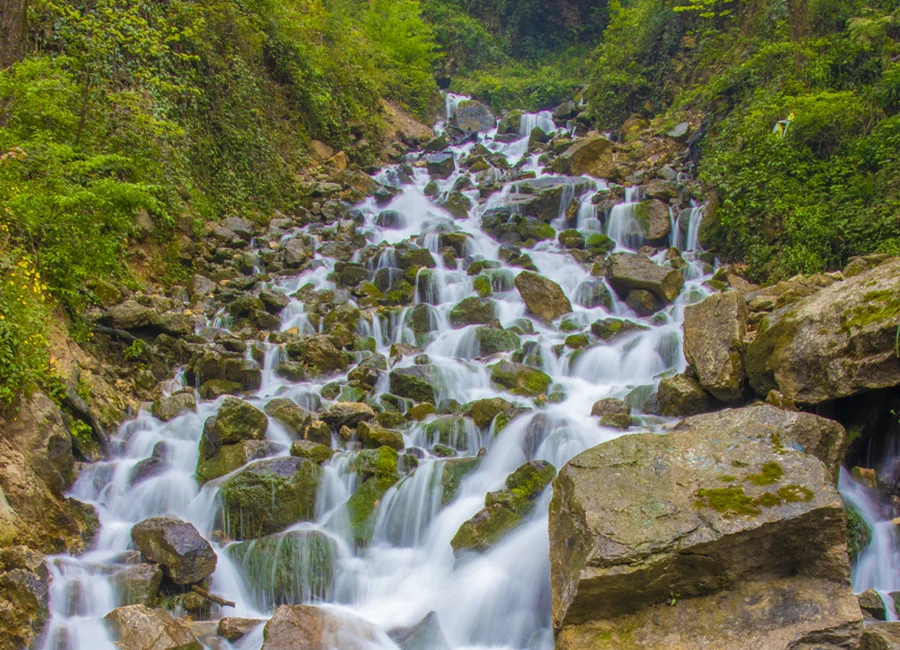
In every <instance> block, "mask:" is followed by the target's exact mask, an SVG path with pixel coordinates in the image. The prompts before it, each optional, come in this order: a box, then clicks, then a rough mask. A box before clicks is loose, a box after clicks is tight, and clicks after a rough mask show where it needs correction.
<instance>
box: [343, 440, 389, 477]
mask: <svg viewBox="0 0 900 650" xmlns="http://www.w3.org/2000/svg"><path fill="white" fill-rule="evenodd" d="M398 459H399V454H398V453H397V450H396V449H394V448H392V447H379V448H378V449H364V450H363V451H360V452H359V453H358V454H356V455H355V456H354V457H353V459H352V460H351V461H350V469H351V470H352V471H354V472H356V473H357V474H358V475H359V478H360V480H361V481H366V480H368V479H370V478H372V477H373V476H393V475H394V474H396V473H397V460H398Z"/></svg>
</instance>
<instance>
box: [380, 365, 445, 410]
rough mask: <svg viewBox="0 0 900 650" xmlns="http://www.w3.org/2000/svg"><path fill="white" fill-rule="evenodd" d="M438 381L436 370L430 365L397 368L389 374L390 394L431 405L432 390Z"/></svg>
mask: <svg viewBox="0 0 900 650" xmlns="http://www.w3.org/2000/svg"><path fill="white" fill-rule="evenodd" d="M438 379H439V375H438V373H437V370H436V369H435V368H434V367H433V366H431V365H426V366H411V367H408V368H397V369H396V370H392V371H391V374H390V380H391V392H392V393H393V394H394V395H399V396H400V397H408V398H409V399H411V400H414V401H416V402H431V403H432V404H433V403H434V388H435V386H436V385H437V383H436V380H438Z"/></svg>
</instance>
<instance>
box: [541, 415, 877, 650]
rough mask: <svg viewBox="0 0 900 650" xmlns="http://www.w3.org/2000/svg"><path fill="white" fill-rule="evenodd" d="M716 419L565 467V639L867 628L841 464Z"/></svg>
mask: <svg viewBox="0 0 900 650" xmlns="http://www.w3.org/2000/svg"><path fill="white" fill-rule="evenodd" d="M765 408H771V407H765ZM742 410H747V409H742ZM714 415H716V414H714ZM709 417H710V416H697V417H696V418H690V419H688V420H686V421H685V422H683V423H682V424H681V425H680V426H679V428H677V429H676V430H675V431H673V432H671V433H669V434H668V435H665V436H659V435H656V434H637V435H629V436H623V437H621V438H618V439H616V440H613V441H611V442H607V443H604V444H601V445H599V446H597V447H594V448H593V449H590V450H588V451H586V452H584V453H582V454H580V455H579V456H577V457H576V458H574V459H573V460H572V461H571V462H569V464H568V465H566V467H565V468H564V469H563V470H562V471H561V472H560V475H559V477H558V478H557V480H556V481H555V483H554V496H553V500H552V502H551V505H550V544H551V585H552V592H553V624H554V628H555V629H556V630H557V631H558V638H560V639H561V640H562V642H563V643H565V644H566V645H565V646H564V647H567V648H579V649H581V648H638V647H679V648H682V647H684V648H692V649H693V648H698V649H699V648H705V647H717V648H729V649H734V650H737V649H738V648H747V647H759V648H763V647H764V648H770V647H771V648H788V647H800V646H802V645H803V642H804V641H810V642H813V641H814V640H815V639H816V638H818V636H817V635H820V634H826V633H827V634H828V635H829V637H828V638H829V640H830V642H831V643H832V644H833V645H834V647H843V646H845V647H852V646H851V643H852V640H853V639H858V638H859V634H860V630H861V627H860V624H861V620H860V618H861V617H860V613H859V608H858V607H857V606H856V601H855V598H854V596H853V593H852V591H851V589H850V584H849V575H850V572H849V564H848V561H847V555H846V551H845V547H846V538H845V534H844V516H843V509H842V503H841V499H840V496H839V495H838V494H837V491H836V489H835V487H834V484H833V474H832V472H831V471H829V470H827V469H826V468H825V466H824V465H823V464H822V463H821V462H820V461H819V460H817V459H816V458H813V457H812V456H809V455H807V454H804V453H802V452H799V451H795V450H794V449H792V448H788V447H785V446H784V445H778V444H776V443H775V442H773V441H772V440H770V439H769V438H768V437H767V436H764V435H762V436H761V435H759V433H758V432H757V430H756V429H754V428H753V427H749V426H739V427H733V428H728V427H723V426H716V425H713V424H711V423H710V420H709V419H708V418H709ZM732 417H734V413H733V414H732ZM703 418H707V419H705V420H704V419H703ZM692 421H693V423H697V422H698V421H700V422H703V423H704V426H702V427H701V426H699V424H697V425H694V424H692ZM759 598H761V600H760V601H759V604H758V605H754V606H753V607H748V606H747V604H748V603H750V602H754V600H751V599H759ZM673 599H677V607H671V606H670V604H671V602H672V600H673ZM682 609H683V612H679V611H675V610H682ZM709 611H715V612H716V617H714V618H711V617H709V616H708V615H704V614H702V612H707V613H708V612H709ZM684 612H686V613H684ZM650 621H653V623H652V624H650ZM599 629H603V630H605V633H604V635H603V636H602V637H599V636H597V631H598V630H599ZM736 629H739V630H740V631H741V633H740V634H739V635H735V630H736ZM664 639H665V640H664Z"/></svg>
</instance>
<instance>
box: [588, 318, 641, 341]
mask: <svg viewBox="0 0 900 650" xmlns="http://www.w3.org/2000/svg"><path fill="white" fill-rule="evenodd" d="M649 329H650V328H649V327H648V326H646V325H644V324H642V323H635V322H634V321H630V320H622V319H620V318H601V319H599V320H595V321H594V322H593V323H591V333H592V334H593V335H594V336H596V337H597V338H598V339H600V340H601V341H607V342H609V343H611V342H613V341H615V340H616V339H618V338H619V337H621V336H628V335H629V334H634V333H636V332H645V331H647V330H649Z"/></svg>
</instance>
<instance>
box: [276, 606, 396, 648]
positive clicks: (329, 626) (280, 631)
mask: <svg viewBox="0 0 900 650" xmlns="http://www.w3.org/2000/svg"><path fill="white" fill-rule="evenodd" d="M378 635H379V631H378V630H377V629H376V628H375V627H373V626H372V625H371V624H370V623H367V622H365V621H363V620H362V619H360V618H356V617H355V616H353V615H352V614H344V613H342V614H340V615H338V613H337V612H336V611H334V610H324V609H320V608H318V607H313V606H312V605H282V606H281V607H279V608H278V609H276V610H275V615H274V616H273V617H272V618H271V619H269V622H268V623H266V629H265V633H264V634H263V638H264V639H265V640H264V641H263V646H262V650H333V649H334V648H340V650H367V648H369V647H371V646H372V644H373V643H374V641H375V640H376V639H377V638H378Z"/></svg>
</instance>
